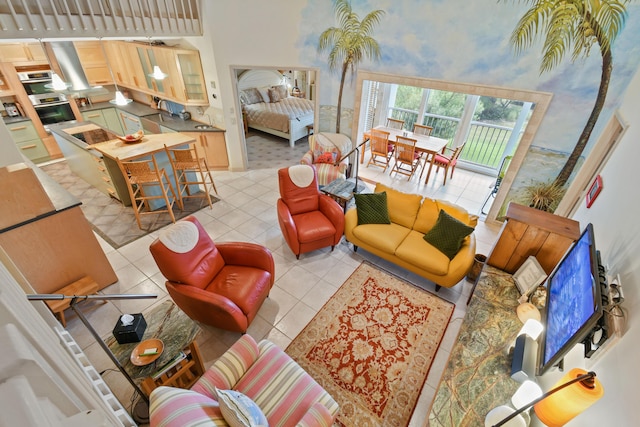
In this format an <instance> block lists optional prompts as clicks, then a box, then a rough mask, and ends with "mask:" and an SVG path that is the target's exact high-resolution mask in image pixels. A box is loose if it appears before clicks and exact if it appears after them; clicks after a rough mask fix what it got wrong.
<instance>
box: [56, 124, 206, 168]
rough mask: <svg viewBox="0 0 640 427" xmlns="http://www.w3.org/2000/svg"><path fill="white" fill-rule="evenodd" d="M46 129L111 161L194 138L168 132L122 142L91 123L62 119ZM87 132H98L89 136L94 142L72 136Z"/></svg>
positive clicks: (139, 155)
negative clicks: (131, 141) (134, 140)
mask: <svg viewBox="0 0 640 427" xmlns="http://www.w3.org/2000/svg"><path fill="white" fill-rule="evenodd" d="M50 129H51V131H52V132H53V133H54V134H55V135H58V136H60V137H62V138H64V139H66V140H67V141H71V142H72V143H73V144H75V145H77V146H79V147H81V148H84V149H85V150H87V151H89V152H90V153H92V152H99V153H100V154H102V155H104V156H106V157H109V158H111V159H113V160H115V159H116V158H119V159H120V160H131V159H135V158H139V157H144V156H147V155H150V154H154V153H157V152H161V151H162V152H164V147H165V145H166V146H167V147H169V148H171V147H176V146H180V145H184V144H190V143H192V142H195V139H193V138H192V137H190V136H188V135H182V134H180V133H173V132H169V133H159V134H147V135H145V136H144V137H143V138H142V140H141V141H140V142H137V143H125V142H123V141H121V140H119V139H117V137H116V135H115V134H113V132H110V131H107V130H106V129H104V128H102V127H100V126H98V125H97V124H95V123H93V122H77V121H75V122H64V123H59V124H57V125H52V126H51V128H50ZM89 132H98V133H97V134H95V135H93V136H94V138H92V139H93V142H94V143H90V142H92V141H90V140H88V139H87V140H86V141H82V140H80V139H78V138H77V137H75V135H76V134H82V133H84V134H85V135H87V133H89Z"/></svg>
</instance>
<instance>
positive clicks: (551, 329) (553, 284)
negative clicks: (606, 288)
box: [536, 224, 602, 375]
mask: <svg viewBox="0 0 640 427" xmlns="http://www.w3.org/2000/svg"><path fill="white" fill-rule="evenodd" d="M546 287H547V302H546V306H545V310H544V313H543V316H544V327H545V328H544V332H543V334H542V336H541V340H540V345H539V347H538V363H537V368H536V374H537V375H542V374H543V373H545V372H546V371H548V370H549V369H550V368H551V367H553V366H555V365H557V364H558V363H560V362H561V361H562V360H563V359H564V356H565V355H566V354H567V353H568V352H569V351H570V350H571V349H572V348H573V347H574V346H575V345H576V344H577V343H580V342H583V341H584V340H585V339H586V338H587V337H589V336H590V334H591V332H592V330H593V329H594V328H595V327H596V325H597V323H598V321H599V319H600V318H601V317H602V298H601V295H600V282H599V280H598V256H597V253H596V247H595V242H594V235H593V225H592V224H589V225H587V227H586V228H585V229H584V231H583V232H582V234H581V235H580V238H579V239H578V240H577V241H576V242H575V243H574V244H573V245H572V246H571V247H570V248H569V250H568V251H567V252H566V253H565V255H564V257H563V258H562V259H561V260H560V262H559V263H558V265H557V266H556V268H555V269H554V270H553V271H552V272H551V274H550V275H549V277H548V278H547V282H546Z"/></svg>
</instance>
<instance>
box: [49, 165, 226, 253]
mask: <svg viewBox="0 0 640 427" xmlns="http://www.w3.org/2000/svg"><path fill="white" fill-rule="evenodd" d="M40 169H42V170H43V171H45V172H46V173H47V175H49V176H50V177H51V178H53V179H54V180H55V181H56V182H57V183H58V184H60V185H61V186H62V187H64V188H65V189H66V190H67V191H68V192H69V193H71V194H72V195H73V196H75V197H76V198H78V199H79V200H80V201H81V202H82V205H81V206H80V209H82V213H84V216H85V217H86V218H87V220H88V221H89V223H90V224H91V228H93V231H95V233H96V234H98V235H99V236H100V237H102V238H103V239H104V240H105V241H106V242H107V243H109V244H110V245H111V246H113V247H114V248H115V249H118V248H120V247H122V246H124V245H126V244H128V243H131V242H133V241H134V240H137V239H139V238H140V237H142V236H146V235H147V234H149V233H152V232H154V231H156V230H158V229H160V228H162V227H164V226H165V225H169V224H171V218H170V217H169V214H167V213H166V212H163V213H158V214H157V215H142V216H141V217H140V222H141V223H142V229H141V228H139V227H138V223H137V222H136V216H135V214H134V213H133V208H132V207H131V206H124V205H123V204H122V203H120V202H119V201H118V200H116V199H114V198H112V197H109V196H107V195H106V194H104V193H102V192H101V191H99V190H98V189H97V188H95V187H93V186H92V185H90V184H89V183H87V182H86V181H84V180H83V179H82V178H80V177H79V176H78V175H76V174H74V173H73V172H72V171H71V169H69V166H68V165H67V162H66V161H61V162H56V163H51V164H48V165H44V166H40ZM210 197H211V202H212V203H216V202H217V201H218V200H219V199H217V198H215V197H214V196H210ZM202 208H207V209H208V208H209V204H208V203H207V201H206V200H205V199H204V198H203V199H185V201H184V210H180V209H179V208H178V205H177V204H176V205H174V208H173V213H174V215H175V217H176V220H178V219H180V218H184V217H185V216H187V215H190V214H192V213H194V212H196V211H199V210H200V209H202Z"/></svg>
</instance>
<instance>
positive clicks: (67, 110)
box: [29, 93, 76, 128]
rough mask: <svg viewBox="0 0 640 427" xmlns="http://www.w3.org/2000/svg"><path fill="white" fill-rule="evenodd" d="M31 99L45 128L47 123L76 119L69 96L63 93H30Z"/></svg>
mask: <svg viewBox="0 0 640 427" xmlns="http://www.w3.org/2000/svg"><path fill="white" fill-rule="evenodd" d="M29 99H30V100H31V103H32V104H33V108H35V110H36V113H38V117H40V121H41V122H42V124H43V125H44V127H45V128H46V127H47V125H52V124H54V123H60V122H68V121H71V120H75V119H76V117H75V115H74V114H73V110H72V109H71V105H70V104H69V101H67V97H66V96H64V95H62V94H59V93H45V94H41V95H29Z"/></svg>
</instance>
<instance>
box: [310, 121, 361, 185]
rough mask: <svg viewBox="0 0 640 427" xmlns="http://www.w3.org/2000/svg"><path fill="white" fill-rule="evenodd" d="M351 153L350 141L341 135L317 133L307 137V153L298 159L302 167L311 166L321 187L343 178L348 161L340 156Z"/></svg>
mask: <svg viewBox="0 0 640 427" xmlns="http://www.w3.org/2000/svg"><path fill="white" fill-rule="evenodd" d="M349 151H351V139H349V137H348V136H346V135H343V134H341V133H328V132H319V133H318V134H315V135H311V136H310V137H309V151H307V152H306V154H305V155H304V156H303V157H302V159H300V163H301V164H303V165H309V166H313V167H314V168H315V169H316V172H317V174H318V185H320V186H323V185H327V184H329V183H330V182H331V181H335V180H336V179H338V178H345V177H346V172H347V167H348V166H349V159H348V158H347V159H344V160H342V161H341V162H339V163H338V164H337V165H336V163H337V162H338V160H340V159H342V156H344V155H345V154H347V153H349Z"/></svg>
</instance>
